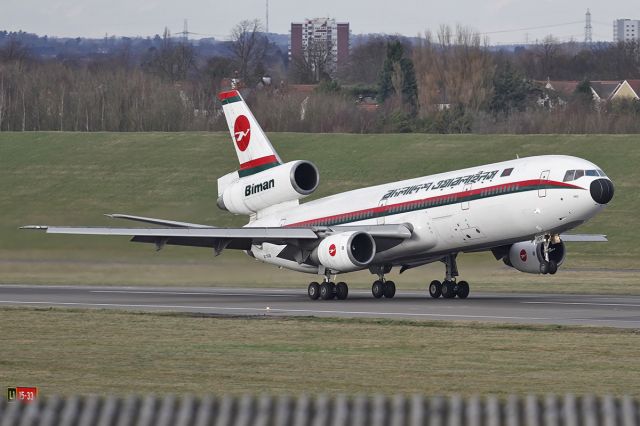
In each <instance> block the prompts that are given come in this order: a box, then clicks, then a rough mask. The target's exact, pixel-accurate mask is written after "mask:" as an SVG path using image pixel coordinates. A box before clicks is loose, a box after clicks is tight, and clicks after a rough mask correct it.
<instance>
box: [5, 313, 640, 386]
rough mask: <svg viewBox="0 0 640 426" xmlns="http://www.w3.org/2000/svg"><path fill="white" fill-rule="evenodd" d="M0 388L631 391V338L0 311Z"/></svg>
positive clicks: (557, 330) (634, 377)
mask: <svg viewBox="0 0 640 426" xmlns="http://www.w3.org/2000/svg"><path fill="white" fill-rule="evenodd" d="M0 322H1V323H2V324H3V331H2V333H1V334H0V347H2V349H3V354H4V356H3V357H2V358H0V386H2V387H3V389H4V388H5V387H7V386H15V385H23V386H39V387H40V393H41V395H51V394H62V395H70V394H93V393H99V394H106V393H115V394H119V395H125V394H130V393H148V392H153V393H159V394H165V393H176V394H183V393H195V394H202V393H217V394H221V393H231V394H242V393H258V394H259V393H263V392H273V393H277V394H282V393H287V394H297V393H300V392H308V393H313V394H318V393H328V394H335V393H347V394H356V393H377V392H380V393H386V394H394V393H405V394H411V393H414V392H424V393H426V394H452V393H458V394H462V395H470V394H476V393H479V394H484V393H492V394H496V395H499V396H505V395H507V394H510V393H520V394H525V393H533V394H543V393H544V394H546V393H560V394H562V393H566V392H572V393H577V394H585V393H595V394H617V395H620V394H630V395H633V396H636V397H638V396H640V363H638V362H637V358H638V345H639V344H640V340H639V339H640V335H638V333H637V331H635V332H634V331H624V330H615V329H597V328H579V327H556V326H505V325H487V324H479V323H458V324H447V323H442V322H438V323H434V322H409V321H375V320H356V319H349V320H329V319H312V318H305V319H280V318H265V317H263V318H252V319H251V318H250V319H247V318H219V317H205V316H201V317H198V316H187V315H163V314H135V313H120V312H114V311H94V310H88V311H77V310H63V309H51V310H36V309H11V308H2V309H0Z"/></svg>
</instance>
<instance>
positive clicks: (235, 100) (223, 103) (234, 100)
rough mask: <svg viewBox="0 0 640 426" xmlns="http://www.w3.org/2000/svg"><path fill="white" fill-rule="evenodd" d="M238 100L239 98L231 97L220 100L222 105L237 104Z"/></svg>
mask: <svg viewBox="0 0 640 426" xmlns="http://www.w3.org/2000/svg"><path fill="white" fill-rule="evenodd" d="M240 100H241V99H240V96H233V97H231V98H227V99H223V100H222V105H226V104H232V103H234V102H239V101H240Z"/></svg>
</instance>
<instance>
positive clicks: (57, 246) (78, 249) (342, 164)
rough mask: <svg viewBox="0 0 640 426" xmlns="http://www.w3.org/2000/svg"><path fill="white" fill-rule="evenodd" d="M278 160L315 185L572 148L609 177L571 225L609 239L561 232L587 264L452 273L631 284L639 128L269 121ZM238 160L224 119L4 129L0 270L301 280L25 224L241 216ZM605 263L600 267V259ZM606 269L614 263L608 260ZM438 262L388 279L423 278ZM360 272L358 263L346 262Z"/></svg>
mask: <svg viewBox="0 0 640 426" xmlns="http://www.w3.org/2000/svg"><path fill="white" fill-rule="evenodd" d="M270 136H271V139H272V142H273V144H274V146H275V147H276V149H277V150H278V152H279V153H280V155H281V156H282V158H283V159H284V160H285V161H288V160H294V159H307V160H311V161H313V162H314V163H316V165H317V166H318V167H319V169H320V172H321V183H320V188H319V190H318V191H317V194H315V195H314V196H313V197H314V198H315V197H320V196H324V195H329V194H332V193H336V192H339V191H344V190H348V189H352V188H357V187H362V186H367V185H372V184H377V183H382V182H385V181H390V180H399V179H404V178H410V177H416V176H421V175H427V174H432V173H437V172H443V171H447V170H452V169H458V168H462V167H467V166H473V165H478V164H483V163H488V162H496V161H501V160H506V159H511V158H515V157H516V155H520V156H521V157H523V156H527V155H538V154H569V155H576V156H580V157H583V158H587V159H589V160H591V161H593V162H595V163H596V164H598V165H599V166H601V167H602V168H603V169H604V170H605V171H606V172H607V173H608V174H609V175H610V176H611V178H612V179H613V180H614V183H615V185H616V196H615V198H614V200H613V201H612V203H611V204H610V206H609V208H608V209H606V210H605V212H603V213H602V214H601V215H599V216H598V217H596V218H595V219H594V220H593V221H592V222H590V223H588V224H586V225H585V226H583V227H581V228H579V229H578V231H579V232H594V233H605V234H608V235H609V237H610V240H611V241H610V243H607V244H571V245H570V246H569V254H568V258H567V262H566V264H565V267H567V268H577V269H580V268H595V269H596V270H595V271H593V270H592V269H588V270H586V271H582V272H581V271H578V272H564V273H563V272H562V271H561V273H560V274H559V275H556V276H555V277H552V278H551V277H538V276H534V275H525V274H520V273H518V272H516V271H512V270H507V269H506V268H505V267H503V266H502V264H501V263H497V262H495V261H494V260H493V258H492V256H491V255H490V254H482V255H464V256H462V258H461V266H462V275H463V277H464V278H466V279H468V280H470V281H472V283H473V284H474V286H475V287H474V288H476V289H483V290H512V289H517V290H522V289H527V290H532V291H538V290H543V291H588V292H603V291H612V292H618V293H627V292H629V293H640V277H639V276H640V273H638V271H637V270H638V269H640V245H639V244H637V239H638V235H637V231H636V230H637V229H638V228H639V225H640V214H638V212H640V191H638V185H637V182H638V179H639V178H640V171H639V170H638V167H637V165H638V164H640V141H639V137H638V136H636V135H589V136H569V135H531V136H510V135H501V136H495V135H488V136H480V135H459V136H455V135H454V136H441V135H420V134H411V135H344V134H278V133H276V134H272V135H270ZM236 168H237V160H236V157H235V154H234V152H233V150H232V147H231V141H230V138H229V136H228V134H227V133H213V134H210V133H49V132H47V133H45V132H43V133H0V282H4V283H9V282H13V283H58V284H60V283H102V284H138V285H144V284H159V285H196V284H197V285H263V286H294V285H304V283H305V282H307V281H308V280H309V278H310V277H306V276H304V275H302V274H298V273H292V272H285V271H280V270H277V269H275V268H272V267H269V266H266V265H261V264H258V263H257V262H254V261H252V260H249V259H247V258H245V257H243V256H241V255H239V254H234V253H230V252H225V253H224V254H223V255H222V256H221V257H219V258H216V259H213V258H212V254H211V252H210V251H209V250H205V249H190V248H181V247H169V248H167V249H165V250H163V251H162V252H160V253H154V252H153V248H152V247H150V246H148V245H141V244H131V243H128V242H127V239H126V238H117V237H116V238H108V237H74V236H47V235H43V234H42V233H38V232H30V231H19V230H18V229H17V228H18V227H19V226H21V225H25V224H51V225H61V224H65V225H111V226H117V225H124V226H128V225H130V224H127V223H126V222H118V221H114V220H112V219H108V218H105V217H104V216H102V214H103V213H113V212H119V213H131V214H137V215H143V216H154V217H161V218H170V219H175V220H184V221H193V222H200V223H209V224H215V225H218V226H240V225H242V224H244V217H238V216H233V215H231V214H229V213H226V212H222V211H220V210H219V209H218V208H217V207H216V205H215V200H216V194H217V190H216V179H217V178H218V177H219V176H221V175H223V174H225V173H228V172H230V171H232V170H235V169H236ZM603 269H605V270H603ZM606 269H621V270H625V271H626V272H625V271H623V272H620V273H618V272H615V273H612V272H611V271H608V270H606ZM442 275H443V272H442V267H441V265H433V266H429V267H427V268H424V269H423V268H420V269H418V270H417V271H410V272H409V273H407V274H403V275H402V276H398V275H397V274H396V273H394V274H392V279H394V280H396V282H397V283H398V284H399V285H400V286H401V288H418V287H420V288H422V287H424V284H425V283H426V282H428V281H430V280H431V279H433V278H441V276H442ZM347 279H348V280H349V281H350V282H353V283H354V284H355V285H356V286H367V285H369V283H370V281H371V277H370V276H369V275H368V274H355V275H353V276H351V275H350V276H348V278H347Z"/></svg>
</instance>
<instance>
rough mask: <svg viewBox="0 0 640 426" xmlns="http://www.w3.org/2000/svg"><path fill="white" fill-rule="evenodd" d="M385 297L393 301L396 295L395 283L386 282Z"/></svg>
mask: <svg viewBox="0 0 640 426" xmlns="http://www.w3.org/2000/svg"><path fill="white" fill-rule="evenodd" d="M383 293H384V297H386V298H387V299H392V298H393V296H395V295H396V283H394V282H393V281H385V283H384V291H383Z"/></svg>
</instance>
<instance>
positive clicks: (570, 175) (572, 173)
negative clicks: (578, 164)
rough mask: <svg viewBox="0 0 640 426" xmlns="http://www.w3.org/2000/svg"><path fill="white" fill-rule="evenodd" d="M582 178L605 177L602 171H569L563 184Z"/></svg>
mask: <svg viewBox="0 0 640 426" xmlns="http://www.w3.org/2000/svg"><path fill="white" fill-rule="evenodd" d="M582 176H605V174H604V172H603V171H602V170H567V172H566V173H565V174H564V179H563V180H562V181H563V182H570V181H572V180H577V179H580V178H581V177H582Z"/></svg>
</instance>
